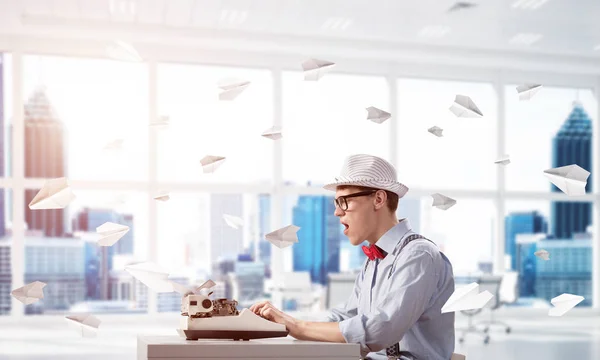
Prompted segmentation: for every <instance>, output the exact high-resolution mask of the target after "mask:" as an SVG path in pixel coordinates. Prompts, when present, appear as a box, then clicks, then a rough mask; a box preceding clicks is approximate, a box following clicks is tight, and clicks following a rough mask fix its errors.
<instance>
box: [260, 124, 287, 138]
mask: <svg viewBox="0 0 600 360" xmlns="http://www.w3.org/2000/svg"><path fill="white" fill-rule="evenodd" d="M262 136H264V137H266V138H268V139H271V140H279V139H281V138H282V137H283V135H282V134H281V126H272V127H270V128H268V129H267V130H265V131H264V132H263V133H262Z"/></svg>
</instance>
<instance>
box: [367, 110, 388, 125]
mask: <svg viewBox="0 0 600 360" xmlns="http://www.w3.org/2000/svg"><path fill="white" fill-rule="evenodd" d="M391 117H392V114H390V113H389V112H387V111H385V110H381V109H378V108H376V107H375V106H369V107H368V108H367V120H371V121H372V122H374V123H377V124H381V123H383V122H384V121H386V120H387V119H389V118H391Z"/></svg>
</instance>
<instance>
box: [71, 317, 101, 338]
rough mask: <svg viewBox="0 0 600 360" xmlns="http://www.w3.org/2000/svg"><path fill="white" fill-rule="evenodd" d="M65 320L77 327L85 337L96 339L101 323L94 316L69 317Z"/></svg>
mask: <svg viewBox="0 0 600 360" xmlns="http://www.w3.org/2000/svg"><path fill="white" fill-rule="evenodd" d="M65 319H66V320H67V322H68V323H70V325H71V326H74V327H76V328H77V331H78V332H79V333H80V334H81V336H83V337H95V336H96V334H97V332H98V327H99V326H100V323H101V321H100V319H98V318H97V317H95V316H94V315H92V314H75V315H67V316H65Z"/></svg>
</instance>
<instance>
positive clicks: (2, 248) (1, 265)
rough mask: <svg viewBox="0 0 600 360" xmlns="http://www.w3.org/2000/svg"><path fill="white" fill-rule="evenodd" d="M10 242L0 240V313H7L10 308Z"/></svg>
mask: <svg viewBox="0 0 600 360" xmlns="http://www.w3.org/2000/svg"><path fill="white" fill-rule="evenodd" d="M10 253H11V248H10V243H9V242H8V241H6V240H0V315H7V314H9V313H10V309H11V299H12V297H11V296H10V292H11V291H12V286H11V285H12V270H11V261H10Z"/></svg>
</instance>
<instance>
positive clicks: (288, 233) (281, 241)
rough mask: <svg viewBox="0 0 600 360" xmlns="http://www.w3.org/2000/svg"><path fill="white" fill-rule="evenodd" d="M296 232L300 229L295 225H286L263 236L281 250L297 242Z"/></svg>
mask: <svg viewBox="0 0 600 360" xmlns="http://www.w3.org/2000/svg"><path fill="white" fill-rule="evenodd" d="M298 230H300V227H298V226H296V225H288V226H285V227H282V228H281V229H278V230H275V231H272V232H270V233H268V234H267V235H265V238H266V239H267V240H268V241H269V242H270V243H271V244H273V245H275V246H277V247H278V248H280V249H283V248H286V247H288V246H292V245H294V243H297V242H298V235H297V234H296V233H297V232H298Z"/></svg>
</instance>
